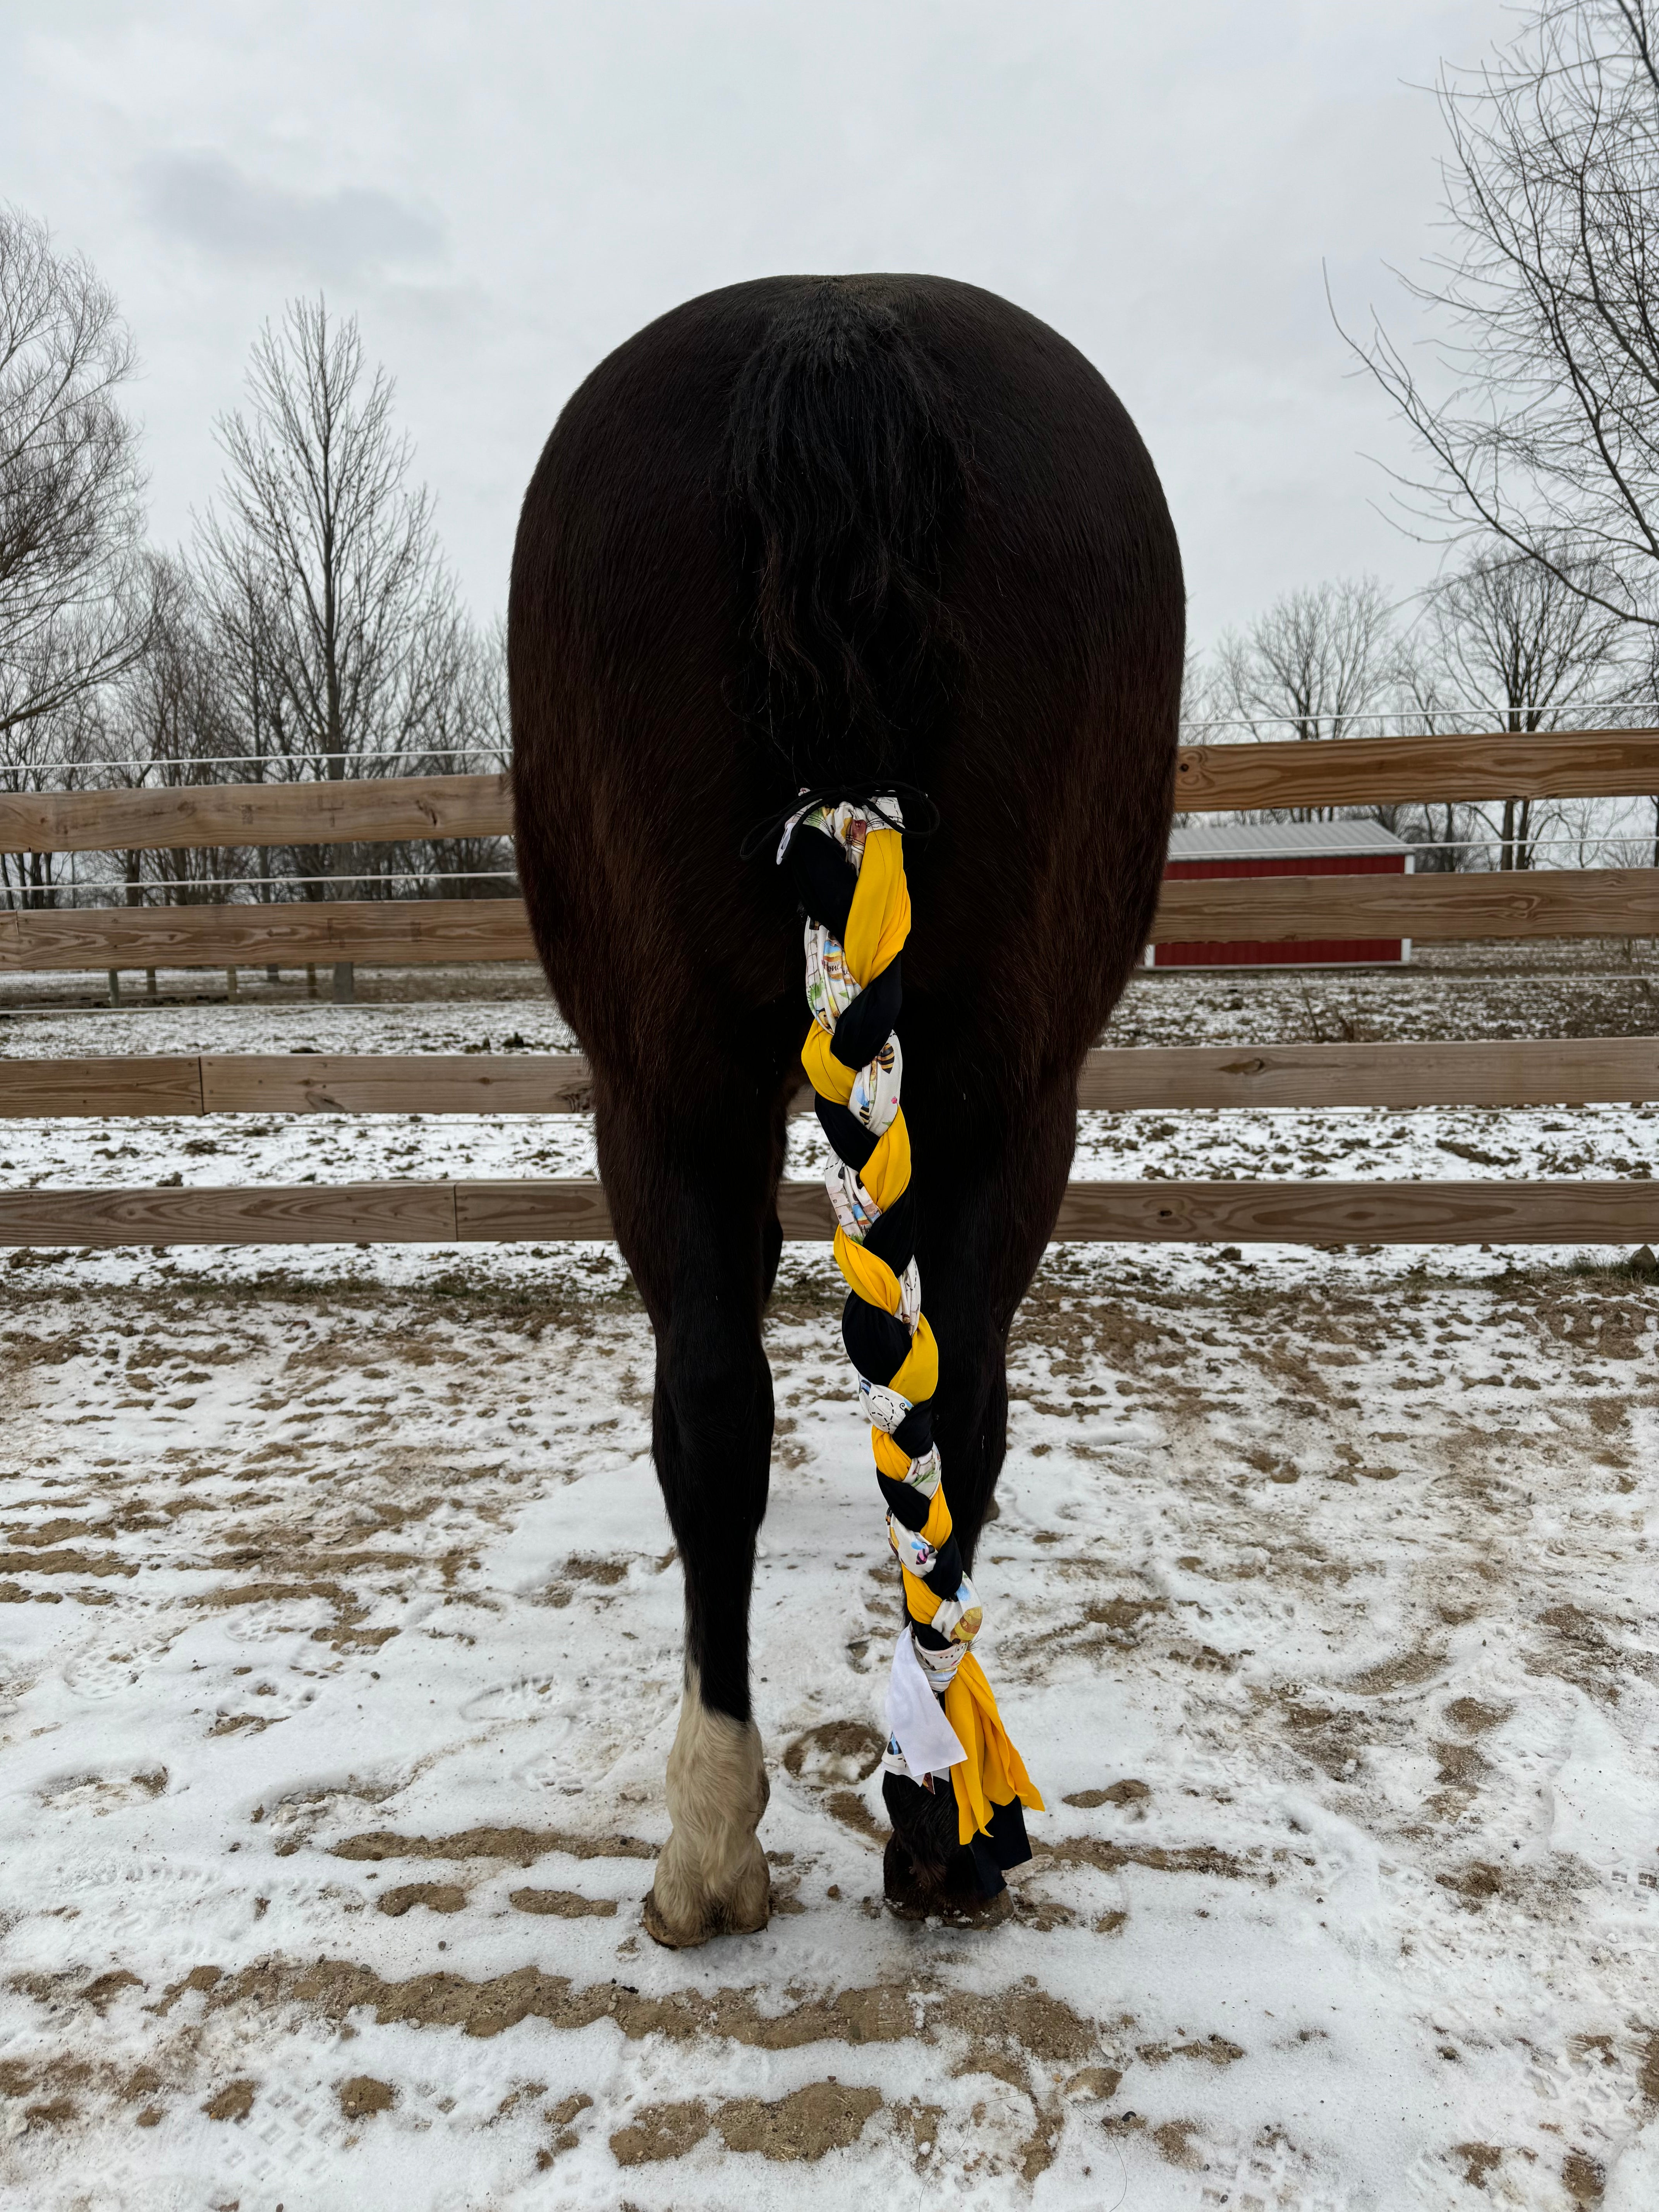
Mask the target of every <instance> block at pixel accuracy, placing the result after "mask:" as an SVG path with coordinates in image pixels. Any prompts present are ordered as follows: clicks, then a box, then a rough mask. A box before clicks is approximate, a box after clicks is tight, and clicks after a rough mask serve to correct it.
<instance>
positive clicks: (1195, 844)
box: [1146, 822, 1412, 968]
mask: <svg viewBox="0 0 1659 2212" xmlns="http://www.w3.org/2000/svg"><path fill="white" fill-rule="evenodd" d="M1411 865H1412V853H1411V848H1410V847H1409V846H1408V845H1407V843H1406V842H1405V841H1404V839H1403V838H1400V837H1396V836H1395V835H1394V832H1393V831H1392V830H1390V829H1383V827H1382V826H1381V824H1380V823H1376V822H1263V823H1251V824H1249V825H1246V824H1243V823H1200V824H1199V825H1197V826H1196V827H1194V826H1193V825H1191V824H1188V826H1187V827H1186V828H1184V829H1176V831H1175V832H1174V833H1173V835H1172V836H1171V837H1170V858H1169V862H1168V865H1167V866H1166V867H1165V868H1164V874H1165V876H1166V877H1174V878H1177V879H1180V880H1185V881H1190V880H1191V879H1192V878H1194V877H1199V876H1403V875H1405V874H1406V873H1407V872H1408V871H1409V869H1410V867H1411ZM1411 957H1412V945H1411V939H1410V938H1408V937H1407V938H1404V939H1401V938H1398V937H1392V938H1390V937H1373V938H1354V939H1338V938H1332V939H1324V938H1321V939H1308V940H1307V941H1306V942H1304V943H1297V944H1271V943H1260V944H1257V943H1251V944H1237V945H1148V946H1147V948H1146V965H1147V966H1148V967H1149V968H1285V967H1291V968H1305V967H1308V966H1310V965H1312V966H1317V967H1326V966H1328V965H1331V964H1333V963H1347V962H1354V963H1367V964H1371V965H1375V964H1379V963H1388V962H1398V961H1405V960H1409V959H1410V958H1411Z"/></svg>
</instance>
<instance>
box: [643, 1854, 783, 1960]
mask: <svg viewBox="0 0 1659 2212" xmlns="http://www.w3.org/2000/svg"><path fill="white" fill-rule="evenodd" d="M671 1844H672V1838H670V1848H669V1849H667V1850H665V1851H664V1853H663V1856H662V1857H661V1858H660V1859H659V1861H658V1862H657V1878H656V1880H655V1881H654V1882H653V1884H652V1886H651V1887H650V1889H649V1890H648V1891H647V1893H646V1895H645V1898H644V1899H643V1900H642V1905H641V1919H642V1920H643V1922H644V1924H645V1932H646V1934H647V1936H649V1937H650V1938H651V1940H652V1942H653V1943H660V1944H661V1945H662V1946H663V1948H664V1949H665V1950H669V1951H690V1950H694V1949H695V1948H696V1946H697V1945H698V1944H699V1943H707V1942H708V1941H709V1940H710V1939H711V1938H712V1937H714V1936H754V1935H757V1934H758V1933H759V1932H760V1930H761V1929H763V1928H764V1927H765V1926H766V1924H767V1923H768V1922H769V1920H770V1919H771V1917H772V1878H771V1875H770V1874H769V1871H768V1869H767V1864H766V1854H765V1852H764V1851H763V1850H762V1849H761V1847H760V1845H759V1844H757V1843H756V1842H755V1841H754V1839H753V1838H750V1848H749V1850H748V1852H747V1853H746V1854H745V1856H744V1862H743V1864H742V1867H741V1868H740V1869H739V1871H738V1876H737V1879H736V1881H734V1882H733V1884H732V1887H731V1888H730V1889H729V1890H728V1891H727V1892H726V1894H725V1895H723V1896H719V1895H716V1894H715V1893H714V1891H713V1890H712V1889H710V1888H709V1887H708V1884H707V1883H706V1882H703V1881H699V1880H697V1879H696V1876H695V1875H693V1876H690V1877H689V1878H688V1876H687V1875H686V1873H685V1871H684V1869H683V1868H681V1867H678V1866H677V1865H676V1864H675V1863H674V1859H673V1856H672V1852H671Z"/></svg>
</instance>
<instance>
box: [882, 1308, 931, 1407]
mask: <svg viewBox="0 0 1659 2212" xmlns="http://www.w3.org/2000/svg"><path fill="white" fill-rule="evenodd" d="M887 1387H888V1389H890V1390H896V1391H897V1392H898V1394H899V1395H900V1397H901V1398H908V1400H909V1401H910V1403H911V1404H912V1405H913V1406H919V1405H920V1404H921V1401H922V1400H923V1399H924V1398H931V1397H932V1396H933V1393H934V1391H935V1390H937V1389H938V1388H939V1346H938V1344H937V1343H936V1342H935V1340H934V1337H933V1328H932V1326H931V1324H930V1323H929V1322H928V1319H927V1315H926V1314H921V1315H919V1316H917V1319H916V1333H915V1335H914V1336H913V1337H912V1338H911V1339H910V1349H909V1350H908V1352H906V1353H905V1355H904V1359H903V1363H902V1365H901V1366H900V1368H899V1371H898V1373H897V1374H896V1375H895V1376H894V1377H893V1379H892V1380H891V1382H890V1383H889V1384H888V1386H887Z"/></svg>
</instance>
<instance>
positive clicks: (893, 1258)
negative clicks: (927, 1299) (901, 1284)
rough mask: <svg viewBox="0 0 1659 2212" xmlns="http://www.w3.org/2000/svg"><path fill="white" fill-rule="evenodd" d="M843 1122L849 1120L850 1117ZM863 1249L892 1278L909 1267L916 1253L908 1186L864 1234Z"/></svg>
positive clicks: (912, 1197) (912, 1204) (911, 1193)
mask: <svg viewBox="0 0 1659 2212" xmlns="http://www.w3.org/2000/svg"><path fill="white" fill-rule="evenodd" d="M847 1118H848V1121H852V1120H853V1116H852V1115H850V1114H849V1115H848V1117H847ZM854 1126H856V1124H854ZM864 1249H865V1250H866V1252H873V1253H874V1254H875V1255H876V1257H877V1259H878V1260H885V1261H886V1262H887V1264H888V1266H889V1267H890V1268H891V1269H892V1271H893V1273H895V1274H896V1275H902V1273H904V1271H905V1269H906V1268H907V1267H908V1266H909V1264H910V1261H911V1259H912V1258H913V1256H914V1255H915V1249H916V1200H915V1192H914V1191H913V1190H912V1189H911V1188H910V1187H909V1186H908V1184H907V1185H906V1187H905V1188H904V1190H903V1191H902V1194H900V1195H899V1196H898V1197H897V1198H896V1199H895V1200H893V1203H892V1204H891V1205H890V1206H889V1207H888V1209H887V1211H886V1212H885V1213H884V1214H883V1215H882V1216H881V1218H879V1220H878V1221H877V1223H876V1224H875V1226H874V1227H873V1228H871V1229H866V1231H865V1232H864Z"/></svg>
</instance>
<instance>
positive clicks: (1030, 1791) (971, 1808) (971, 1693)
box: [945, 1651, 1047, 1844]
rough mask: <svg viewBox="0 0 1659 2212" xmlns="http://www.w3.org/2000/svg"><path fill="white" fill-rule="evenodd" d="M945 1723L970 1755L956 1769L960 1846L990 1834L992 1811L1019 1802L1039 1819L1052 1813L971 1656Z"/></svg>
mask: <svg viewBox="0 0 1659 2212" xmlns="http://www.w3.org/2000/svg"><path fill="white" fill-rule="evenodd" d="M945 1719H946V1720H947V1721H949V1722H950V1723H951V1727H952V1728H953V1729H955V1730H956V1732H957V1741H958V1742H959V1743H960V1744H961V1746H962V1747H963V1750H964V1751H965V1752H966V1753H967V1754H968V1756H967V1758H966V1759H963V1760H962V1761H961V1763H960V1764H959V1765H956V1766H953V1767H952V1768H951V1788H952V1789H953V1790H955V1792H956V1799H957V1842H958V1843H960V1844H965V1843H967V1842H968V1841H969V1838H972V1837H973V1836H975V1835H976V1834H977V1833H978V1832H979V1831H980V1830H981V1828H988V1827H989V1826H990V1825H991V1813H992V1808H994V1807H995V1806H998V1805H1007V1804H1011V1803H1012V1802H1013V1800H1014V1799H1015V1798H1016V1797H1018V1799H1019V1801H1020V1802H1021V1803H1022V1804H1023V1805H1029V1806H1030V1808H1031V1810H1032V1811H1033V1812H1034V1813H1041V1812H1043V1811H1045V1810H1046V1809H1047V1808H1045V1806H1044V1805H1043V1802H1042V1798H1041V1797H1040V1796H1038V1795H1037V1790H1036V1784H1035V1783H1034V1782H1033V1781H1032V1779H1031V1778H1030V1775H1029V1774H1028V1773H1027V1772H1026V1771H1025V1762H1024V1759H1022V1758H1021V1757H1020V1755H1019V1753H1018V1752H1017V1751H1016V1750H1015V1748H1014V1746H1013V1740H1012V1737H1011V1736H1010V1735H1009V1734H1008V1731H1007V1729H1006V1728H1004V1726H1003V1725H1002V1716H1001V1714H1000V1712H999V1711H997V1701H996V1699H994V1697H993V1696H992V1694H991V1685H990V1684H989V1682H987V1680H986V1679H985V1669H984V1668H982V1667H981V1665H980V1663H979V1662H978V1660H977V1659H975V1656H974V1655H973V1653H972V1652H971V1651H969V1653H967V1654H966V1656H964V1657H963V1660H962V1662H961V1663H960V1665H959V1666H958V1667H957V1671H956V1676H955V1679H954V1680H953V1681H952V1682H951V1686H950V1687H949V1688H948V1689H947V1690H946V1691H945Z"/></svg>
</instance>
